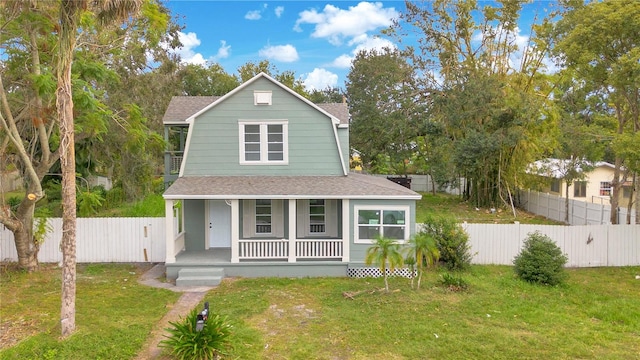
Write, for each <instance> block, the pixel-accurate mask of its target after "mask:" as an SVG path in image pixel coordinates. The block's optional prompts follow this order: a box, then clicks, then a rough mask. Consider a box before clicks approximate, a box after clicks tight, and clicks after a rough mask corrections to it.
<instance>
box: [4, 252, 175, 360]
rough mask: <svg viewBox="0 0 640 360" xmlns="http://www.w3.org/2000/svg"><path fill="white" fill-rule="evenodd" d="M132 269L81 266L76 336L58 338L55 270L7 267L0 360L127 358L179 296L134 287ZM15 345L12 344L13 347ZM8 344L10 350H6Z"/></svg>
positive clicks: (58, 275) (49, 267)
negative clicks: (29, 270) (30, 272)
mask: <svg viewBox="0 0 640 360" xmlns="http://www.w3.org/2000/svg"><path fill="white" fill-rule="evenodd" d="M143 270H144V269H143V268H141V267H137V266H133V265H105V264H92V265H80V266H78V270H77V298H76V333H74V334H73V335H72V336H71V337H69V338H68V339H66V340H64V341H60V340H58V338H59V335H60V327H59V324H58V319H59V317H60V296H61V295H60V291H61V290H60V289H61V273H60V269H58V268H57V267H55V266H52V265H42V269H41V270H40V271H38V272H35V273H32V274H28V273H26V272H22V271H18V270H14V269H7V268H6V267H4V268H3V269H2V272H1V282H0V285H1V286H0V299H1V301H0V319H1V320H0V323H1V325H2V333H0V334H1V336H2V341H0V348H4V349H2V350H1V351H0V358H1V359H131V358H133V357H134V355H135V354H136V353H137V352H138V351H140V349H141V348H142V345H143V343H144V342H145V340H146V339H147V337H148V336H149V333H150V332H151V330H152V329H153V328H154V327H155V326H156V324H157V322H158V321H159V320H160V319H161V318H162V317H163V316H164V315H165V313H166V312H167V306H168V305H170V304H173V303H174V302H175V301H176V300H177V298H178V297H179V294H177V293H174V292H172V291H169V290H165V289H156V288H151V287H148V286H144V285H140V284H138V283H137V277H138V276H139V275H140V274H141V272H142V271H143ZM16 342H17V343H16ZM9 344H11V345H13V347H11V348H5V347H7V346H9Z"/></svg>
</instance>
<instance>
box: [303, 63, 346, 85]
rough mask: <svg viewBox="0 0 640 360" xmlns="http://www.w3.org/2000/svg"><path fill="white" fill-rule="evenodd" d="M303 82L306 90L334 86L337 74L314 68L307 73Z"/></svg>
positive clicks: (336, 82) (336, 81)
mask: <svg viewBox="0 0 640 360" xmlns="http://www.w3.org/2000/svg"><path fill="white" fill-rule="evenodd" d="M303 83H304V86H305V87H306V88H307V90H313V89H316V90H322V89H326V88H327V87H336V85H337V84H338V75H336V74H334V73H332V72H331V71H328V70H325V69H321V68H315V69H313V71H312V72H310V73H308V74H307V77H306V79H304V81H303Z"/></svg>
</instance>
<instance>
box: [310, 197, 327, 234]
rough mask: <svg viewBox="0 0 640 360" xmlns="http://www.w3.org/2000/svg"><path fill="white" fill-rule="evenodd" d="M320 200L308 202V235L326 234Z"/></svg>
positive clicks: (324, 214) (323, 212)
mask: <svg viewBox="0 0 640 360" xmlns="http://www.w3.org/2000/svg"><path fill="white" fill-rule="evenodd" d="M325 209H326V208H325V204H324V200H322V199H311V200H309V233H310V234H324V233H325V232H326V230H325V227H326V223H325V220H326V212H325Z"/></svg>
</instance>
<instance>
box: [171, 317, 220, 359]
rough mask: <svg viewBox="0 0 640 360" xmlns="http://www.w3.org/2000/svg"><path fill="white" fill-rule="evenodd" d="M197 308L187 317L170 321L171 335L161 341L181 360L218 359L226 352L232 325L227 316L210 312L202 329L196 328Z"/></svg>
mask: <svg viewBox="0 0 640 360" xmlns="http://www.w3.org/2000/svg"><path fill="white" fill-rule="evenodd" d="M198 314H199V312H198V311H197V310H195V309H194V310H192V311H191V312H190V313H189V314H188V315H187V317H186V318H184V319H180V320H179V321H177V322H171V321H170V322H169V324H170V325H171V327H170V328H167V331H168V332H169V335H168V336H166V339H165V340H162V341H161V342H160V347H163V348H165V349H166V350H167V352H169V353H170V354H171V355H172V356H173V357H175V358H177V359H181V360H187V359H189V360H205V359H206V360H209V359H217V358H218V357H219V356H220V355H223V354H224V353H225V351H224V350H225V348H226V347H227V346H228V341H229V335H231V328H232V326H231V325H230V324H229V322H228V321H227V319H226V318H225V317H221V316H220V315H216V314H209V316H208V318H207V320H206V321H205V322H204V328H203V329H202V330H201V331H197V330H196V324H197V321H198Z"/></svg>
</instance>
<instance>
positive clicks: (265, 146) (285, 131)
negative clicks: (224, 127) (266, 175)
mask: <svg viewBox="0 0 640 360" xmlns="http://www.w3.org/2000/svg"><path fill="white" fill-rule="evenodd" d="M246 125H259V126H260V160H257V161H254V160H246V158H245V142H244V139H245V137H244V135H245V134H244V129H245V126H246ZM268 125H282V152H283V154H282V160H269V141H268V136H269V133H268V130H267V129H268ZM238 137H239V141H240V146H239V154H240V164H241V165H287V164H289V121H288V120H269V121H266V120H257V121H254V120H239V121H238Z"/></svg>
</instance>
